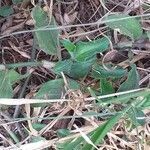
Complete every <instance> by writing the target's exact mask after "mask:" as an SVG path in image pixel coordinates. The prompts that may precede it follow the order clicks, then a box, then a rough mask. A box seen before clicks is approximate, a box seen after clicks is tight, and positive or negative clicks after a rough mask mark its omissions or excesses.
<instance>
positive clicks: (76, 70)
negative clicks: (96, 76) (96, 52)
mask: <svg viewBox="0 0 150 150" xmlns="http://www.w3.org/2000/svg"><path fill="white" fill-rule="evenodd" d="M92 64H93V60H89V61H84V62H74V63H73V64H72V66H71V71H70V76H71V77H73V78H75V79H79V78H83V77H85V76H86V75H87V74H88V73H89V71H90V70H91V68H92Z"/></svg>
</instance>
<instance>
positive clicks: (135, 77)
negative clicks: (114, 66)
mask: <svg viewBox="0 0 150 150" xmlns="http://www.w3.org/2000/svg"><path fill="white" fill-rule="evenodd" d="M137 88H139V74H138V72H137V69H136V65H132V69H131V70H130V71H129V73H128V78H127V79H126V81H125V82H123V83H122V84H121V85H120V87H119V90H118V91H119V92H122V91H128V90H133V89H137Z"/></svg>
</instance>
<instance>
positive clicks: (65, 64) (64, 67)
mask: <svg viewBox="0 0 150 150" xmlns="http://www.w3.org/2000/svg"><path fill="white" fill-rule="evenodd" d="M72 64H73V61H72V60H71V59H67V60H64V61H59V62H57V63H56V65H55V66H54V68H53V71H54V72H55V73H56V74H58V75H61V72H63V73H64V74H67V75H69V74H70V71H71V66H72Z"/></svg>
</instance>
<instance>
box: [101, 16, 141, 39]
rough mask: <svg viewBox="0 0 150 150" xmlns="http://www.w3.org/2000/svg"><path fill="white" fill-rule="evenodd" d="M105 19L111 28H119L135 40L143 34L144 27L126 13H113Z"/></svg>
mask: <svg viewBox="0 0 150 150" xmlns="http://www.w3.org/2000/svg"><path fill="white" fill-rule="evenodd" d="M104 21H106V25H107V26H108V27H110V28H111V29H114V30H115V29H117V30H119V32H120V33H122V34H124V35H127V36H129V37H131V38H132V39H133V40H135V39H138V38H140V37H141V36H142V33H143V31H142V27H141V24H140V22H139V21H138V20H136V19H135V18H133V17H132V16H129V15H125V14H111V15H109V16H107V17H106V18H105V19H104Z"/></svg>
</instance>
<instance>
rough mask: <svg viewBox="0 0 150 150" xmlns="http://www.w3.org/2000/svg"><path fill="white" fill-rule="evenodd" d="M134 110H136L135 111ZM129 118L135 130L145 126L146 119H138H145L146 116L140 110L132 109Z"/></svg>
mask: <svg viewBox="0 0 150 150" xmlns="http://www.w3.org/2000/svg"><path fill="white" fill-rule="evenodd" d="M133 109H134V110H133ZM127 114H128V117H129V118H130V119H131V121H132V124H133V125H134V126H133V127H134V128H135V126H136V127H137V126H140V125H141V126H143V125H144V124H145V119H138V117H139V118H140V117H141V118H144V117H145V114H144V113H143V111H142V110H140V109H138V108H132V109H131V110H129V111H128V113H127Z"/></svg>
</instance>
